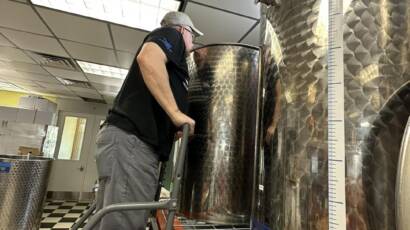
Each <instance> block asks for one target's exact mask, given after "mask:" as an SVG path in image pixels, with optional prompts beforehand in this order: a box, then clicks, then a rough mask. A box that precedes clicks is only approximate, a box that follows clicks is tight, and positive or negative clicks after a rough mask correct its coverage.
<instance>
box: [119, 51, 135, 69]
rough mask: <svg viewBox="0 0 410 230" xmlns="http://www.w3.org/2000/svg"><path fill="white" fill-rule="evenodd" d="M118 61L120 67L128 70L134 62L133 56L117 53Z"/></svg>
mask: <svg viewBox="0 0 410 230" xmlns="http://www.w3.org/2000/svg"><path fill="white" fill-rule="evenodd" d="M117 56H118V61H119V62H120V67H121V68H125V69H129V68H130V67H131V64H132V61H133V60H134V57H135V54H131V53H127V52H121V51H117Z"/></svg>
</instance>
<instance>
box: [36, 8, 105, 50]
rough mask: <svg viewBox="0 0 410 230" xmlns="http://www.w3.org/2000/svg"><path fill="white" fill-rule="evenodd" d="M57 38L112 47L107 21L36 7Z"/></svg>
mask: <svg viewBox="0 0 410 230" xmlns="http://www.w3.org/2000/svg"><path fill="white" fill-rule="evenodd" d="M36 8H37V9H38V11H39V13H40V15H41V16H42V17H43V19H44V20H45V21H46V23H47V25H49V26H50V28H51V30H52V31H53V32H54V33H55V34H56V36H57V37H59V38H65V39H68V40H73V41H78V42H84V43H88V44H94V45H99V46H103V47H108V48H111V49H112V48H113V47H112V42H111V38H110V33H109V32H108V26H107V23H104V22H101V21H97V20H92V19H88V18H84V17H79V16H75V15H70V14H67V13H62V12H58V11H55V10H48V9H44V8H40V7H36Z"/></svg>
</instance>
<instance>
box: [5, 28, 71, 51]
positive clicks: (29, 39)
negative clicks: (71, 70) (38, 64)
mask: <svg viewBox="0 0 410 230" xmlns="http://www.w3.org/2000/svg"><path fill="white" fill-rule="evenodd" d="M0 32H1V33H3V35H4V36H6V37H7V38H8V39H10V40H11V41H12V42H14V43H15V44H16V45H17V46H18V47H20V48H22V49H27V50H32V51H37V52H41V53H46V54H54V55H58V56H63V57H68V55H67V53H66V52H65V51H64V49H63V47H61V45H60V44H59V43H58V41H57V39H54V38H51V37H46V36H41V35H36V34H30V33H25V32H20V31H14V30H8V29H1V28H0Z"/></svg>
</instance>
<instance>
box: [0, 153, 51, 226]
mask: <svg viewBox="0 0 410 230" xmlns="http://www.w3.org/2000/svg"><path fill="white" fill-rule="evenodd" d="M50 166H51V159H49V158H42V157H31V156H30V158H27V156H14V155H0V229H2V230H3V229H4V230H5V229H27V230H36V229H39V228H40V221H41V214H42V210H43V204H44V199H45V196H46V189H47V184H48V177H49V170H50Z"/></svg>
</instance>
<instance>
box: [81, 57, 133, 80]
mask: <svg viewBox="0 0 410 230" xmlns="http://www.w3.org/2000/svg"><path fill="white" fill-rule="evenodd" d="M77 63H78V65H79V66H80V67H81V69H82V70H83V71H84V72H85V73H91V74H96V75H102V76H106V77H113V78H119V79H125V77H126V76H127V73H128V70H126V69H120V68H117V67H112V66H107V65H100V64H95V63H91V62H85V61H77Z"/></svg>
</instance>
